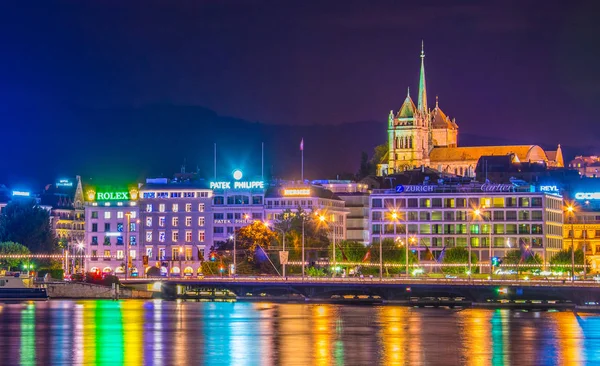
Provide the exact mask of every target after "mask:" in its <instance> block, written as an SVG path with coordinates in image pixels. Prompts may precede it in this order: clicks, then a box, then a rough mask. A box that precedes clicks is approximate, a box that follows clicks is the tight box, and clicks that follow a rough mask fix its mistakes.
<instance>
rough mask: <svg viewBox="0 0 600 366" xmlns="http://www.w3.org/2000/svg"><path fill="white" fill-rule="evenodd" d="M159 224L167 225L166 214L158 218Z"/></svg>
mask: <svg viewBox="0 0 600 366" xmlns="http://www.w3.org/2000/svg"><path fill="white" fill-rule="evenodd" d="M158 226H160V227H164V226H165V217H164V216H161V217H159V218H158Z"/></svg>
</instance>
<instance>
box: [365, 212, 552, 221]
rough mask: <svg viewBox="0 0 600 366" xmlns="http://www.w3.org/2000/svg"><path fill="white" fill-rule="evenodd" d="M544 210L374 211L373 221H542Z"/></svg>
mask: <svg viewBox="0 0 600 366" xmlns="http://www.w3.org/2000/svg"><path fill="white" fill-rule="evenodd" d="M542 219H543V212H542V211H541V210H540V211H538V210H535V211H525V210H519V211H482V212H481V213H480V214H479V215H476V214H475V213H473V212H472V211H405V212H398V213H396V218H395V219H394V217H392V214H391V213H390V212H388V211H373V212H372V213H371V221H386V222H387V221H541V220H542Z"/></svg>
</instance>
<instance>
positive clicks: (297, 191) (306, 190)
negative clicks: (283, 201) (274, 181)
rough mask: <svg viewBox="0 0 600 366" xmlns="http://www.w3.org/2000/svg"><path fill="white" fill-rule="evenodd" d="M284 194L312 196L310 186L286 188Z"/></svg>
mask: <svg viewBox="0 0 600 366" xmlns="http://www.w3.org/2000/svg"><path fill="white" fill-rule="evenodd" d="M283 195H284V196H310V188H284V189H283Z"/></svg>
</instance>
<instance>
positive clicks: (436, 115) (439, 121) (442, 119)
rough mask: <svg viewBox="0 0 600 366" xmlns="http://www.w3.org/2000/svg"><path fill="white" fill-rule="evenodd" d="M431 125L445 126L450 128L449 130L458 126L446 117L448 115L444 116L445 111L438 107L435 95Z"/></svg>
mask: <svg viewBox="0 0 600 366" xmlns="http://www.w3.org/2000/svg"><path fill="white" fill-rule="evenodd" d="M431 127H433V128H445V129H450V130H454V129H457V128H458V126H457V125H456V123H454V122H452V120H450V118H448V116H446V113H444V112H443V111H442V110H441V109H440V105H439V101H438V97H437V96H436V97H435V108H434V110H433V121H432V122H431Z"/></svg>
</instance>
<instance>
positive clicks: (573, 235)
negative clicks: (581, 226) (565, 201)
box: [567, 205, 575, 282]
mask: <svg viewBox="0 0 600 366" xmlns="http://www.w3.org/2000/svg"><path fill="white" fill-rule="evenodd" d="M574 212H575V208H574V207H573V205H569V206H567V213H568V214H569V220H570V221H571V282H575V229H574V225H573V216H574Z"/></svg>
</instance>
